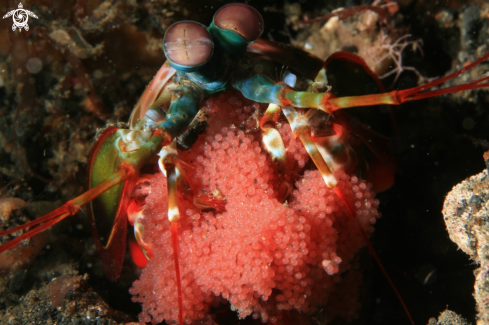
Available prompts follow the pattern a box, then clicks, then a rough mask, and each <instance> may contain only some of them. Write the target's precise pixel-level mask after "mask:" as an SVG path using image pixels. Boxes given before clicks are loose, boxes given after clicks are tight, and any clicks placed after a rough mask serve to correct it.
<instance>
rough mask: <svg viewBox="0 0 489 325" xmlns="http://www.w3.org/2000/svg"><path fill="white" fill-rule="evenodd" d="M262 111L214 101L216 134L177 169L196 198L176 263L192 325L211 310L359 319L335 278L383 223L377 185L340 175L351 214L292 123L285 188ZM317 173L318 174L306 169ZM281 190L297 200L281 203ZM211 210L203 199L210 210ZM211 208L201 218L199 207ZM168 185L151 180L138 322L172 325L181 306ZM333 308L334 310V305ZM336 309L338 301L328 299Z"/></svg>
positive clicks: (186, 205)
mask: <svg viewBox="0 0 489 325" xmlns="http://www.w3.org/2000/svg"><path fill="white" fill-rule="evenodd" d="M263 109H264V108H263V107H261V106H260V105H258V104H257V103H251V102H246V100H245V99H243V98H241V99H238V98H237V95H236V94H235V93H226V94H223V95H220V96H219V97H217V98H211V99H209V100H207V102H206V104H205V106H204V110H205V112H206V113H207V114H208V115H209V120H208V123H209V128H208V129H207V133H206V134H205V135H201V136H200V138H199V139H198V140H197V142H196V143H195V144H194V145H193V146H192V148H191V149H190V150H188V151H185V152H181V153H180V158H181V160H182V162H183V163H184V164H183V165H185V166H187V167H186V171H185V173H184V174H185V176H186V180H187V182H188V183H189V185H190V187H191V188H192V190H193V195H192V196H189V195H188V194H187V195H183V194H182V195H179V203H178V204H179V210H180V213H181V219H180V225H179V241H180V242H179V254H180V257H179V258H180V270H181V283H182V288H183V307H184V320H185V323H186V324H192V322H194V321H196V320H201V319H204V318H205V317H206V313H207V312H208V310H209V308H210V306H212V305H213V304H217V303H219V302H220V301H222V300H223V299H224V300H227V301H229V303H230V305H231V309H232V310H235V311H236V312H237V313H238V314H239V317H240V318H244V317H247V316H249V315H251V316H252V317H253V318H255V319H258V318H260V319H261V320H262V321H263V322H264V323H266V322H269V323H270V324H273V323H275V322H277V321H279V320H280V319H281V318H282V317H283V312H282V311H287V310H292V309H296V310H299V311H302V312H309V313H310V312H314V311H315V310H316V309H317V307H318V306H323V305H325V304H329V305H331V306H333V305H335V306H336V305H342V304H339V303H338V302H339V301H340V300H341V299H343V300H345V301H347V302H348V306H341V307H340V306H338V308H335V313H336V314H343V316H345V317H348V315H350V316H351V315H352V312H353V311H354V310H355V308H357V306H358V303H357V302H356V296H355V292H356V291H355V290H350V291H349V292H346V291H347V290H343V291H344V293H346V296H345V294H343V296H342V298H339V297H336V296H335V295H337V293H335V288H336V289H337V288H338V287H341V286H345V285H347V286H348V285H352V284H353V283H358V281H359V279H358V276H356V277H355V276H354V273H351V274H352V275H351V276H350V278H351V279H350V280H349V284H345V281H346V280H345V278H343V277H341V276H339V274H341V273H342V272H344V271H346V270H349V269H350V268H351V267H352V263H353V258H354V254H355V253H356V252H357V251H358V249H359V248H360V247H361V246H363V244H364V243H363V239H362V237H361V234H360V231H359V225H360V226H361V227H362V228H363V229H364V231H366V232H371V231H373V227H372V224H374V223H375V221H376V218H378V217H380V214H379V213H378V212H377V207H378V204H379V202H378V200H376V199H375V198H374V195H375V194H374V193H373V192H372V191H371V185H370V184H368V183H366V182H364V181H361V180H359V179H358V178H357V177H355V176H351V177H350V176H349V175H346V174H345V173H343V172H337V173H336V177H337V178H338V180H339V184H338V186H339V188H340V189H341V191H342V192H343V193H344V194H345V196H346V197H347V198H348V200H349V202H351V205H352V207H353V210H354V211H355V218H356V219H357V221H358V222H356V221H355V220H354V219H353V218H352V217H351V216H349V215H348V210H347V209H346V207H345V204H344V203H343V202H342V201H341V200H340V199H339V197H338V196H337V195H336V194H335V193H334V191H333V190H331V189H329V188H327V187H326V185H325V183H324V180H323V179H322V177H321V175H320V173H319V172H318V171H317V170H305V166H309V165H307V162H308V159H309V158H308V155H307V152H306V150H305V149H304V147H303V146H302V144H301V143H300V141H299V140H298V139H295V138H294V136H293V134H292V131H291V129H290V127H289V125H288V124H287V123H278V125H277V129H278V130H279V133H280V134H281V136H282V138H283V141H284V144H285V148H286V151H287V158H288V167H289V169H288V170H289V172H290V173H291V176H290V177H285V178H284V177H280V176H281V175H278V172H277V167H276V165H275V163H274V162H272V161H271V159H270V156H269V155H268V153H267V152H266V151H265V150H264V148H263V146H262V144H261V130H260V128H259V116H260V112H262V111H263ZM310 166H311V168H313V165H310ZM283 182H291V183H293V184H291V185H293V188H294V190H293V191H292V193H291V195H290V196H289V198H288V202H279V201H278V200H277V192H278V189H279V188H280V186H281V185H282V183H283ZM204 198H205V199H204ZM203 205H205V206H207V207H210V208H209V209H207V212H202V210H201V209H198V208H197V207H202V206H203ZM167 209H168V206H167V185H166V178H165V177H164V176H163V175H162V174H161V173H158V174H156V175H154V176H153V177H152V181H151V191H150V194H149V195H148V196H147V197H146V199H145V205H144V210H143V213H144V219H143V220H142V224H143V226H144V241H145V242H148V243H152V246H153V253H154V257H153V258H152V259H151V260H150V261H149V262H148V264H147V266H146V267H145V268H144V270H143V272H142V274H141V278H140V280H138V281H135V282H134V284H133V287H132V288H131V289H130V293H131V294H133V295H134V296H133V301H135V302H136V301H137V302H141V303H142V305H143V312H142V313H141V314H140V315H139V319H140V321H141V322H152V323H153V324H156V323H158V322H161V321H163V320H166V322H167V323H172V322H173V323H176V322H177V320H178V300H177V290H176V282H175V274H174V273H175V271H174V265H173V250H172V243H171V230H170V224H169V222H168V220H167ZM333 296H334V297H335V299H334V300H335V302H336V303H335V302H330V301H328V299H330V298H331V297H333ZM331 300H332V299H331Z"/></svg>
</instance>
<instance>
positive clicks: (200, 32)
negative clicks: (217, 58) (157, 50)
mask: <svg viewBox="0 0 489 325" xmlns="http://www.w3.org/2000/svg"><path fill="white" fill-rule="evenodd" d="M213 51H214V43H212V36H211V34H210V33H209V32H208V31H207V28H206V27H205V26H204V25H202V24H200V23H197V22H195V21H181V22H178V23H175V24H173V25H171V26H170V27H169V28H168V29H167V30H166V33H165V36H164V37H163V52H164V53H165V56H166V58H167V60H168V62H169V63H170V65H171V66H172V67H173V68H175V69H177V70H179V71H184V72H192V71H196V70H198V69H199V68H200V67H201V66H202V65H204V64H205V63H206V62H207V61H209V60H210V58H211V57H212V53H213Z"/></svg>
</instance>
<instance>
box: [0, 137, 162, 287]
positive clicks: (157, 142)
mask: <svg viewBox="0 0 489 325" xmlns="http://www.w3.org/2000/svg"><path fill="white" fill-rule="evenodd" d="M114 133H115V128H108V129H107V130H106V132H104V134H103V135H102V136H101V140H100V139H99V142H98V143H97V144H96V146H95V148H101V147H103V146H104V142H106V140H108V139H109V140H110V139H111V137H112V136H113V134H114ZM169 140H170V138H169V136H168V135H167V133H166V132H165V131H163V130H161V129H157V130H156V131H155V132H154V133H153V135H152V137H151V138H150V139H149V141H148V142H147V143H146V144H145V145H143V146H142V147H141V148H140V149H139V150H138V151H137V152H135V153H134V154H133V155H132V156H130V157H129V158H127V159H125V160H122V161H121V163H118V167H117V170H116V171H114V172H111V173H109V174H108V176H105V175H104V177H103V179H102V180H101V181H100V182H97V184H93V187H92V188H90V189H89V190H88V191H86V192H85V193H83V194H82V195H80V196H78V197H77V198H75V199H73V200H70V201H68V202H66V203H65V204H63V205H62V206H61V207H59V208H58V209H56V210H54V211H52V212H50V213H48V214H46V215H44V216H42V217H40V218H38V219H36V220H33V221H30V222H27V223H25V224H24V225H21V226H17V227H14V228H12V229H9V230H5V231H1V232H0V236H4V235H8V234H11V233H13V232H16V231H20V230H24V229H27V228H30V227H33V226H37V227H36V228H33V229H30V230H29V231H27V232H26V233H24V234H22V235H21V236H19V237H17V238H15V239H13V240H11V241H9V242H7V243H5V244H3V245H1V246H0V253H3V252H5V251H7V250H8V249H10V248H13V247H15V246H17V245H18V244H20V243H21V242H22V241H24V240H26V239H28V238H31V237H33V236H35V235H37V234H38V233H40V232H42V231H44V230H46V229H47V228H49V227H51V226H53V225H54V224H56V223H58V222H60V221H61V220H63V219H65V218H67V217H69V216H72V215H75V214H76V213H77V212H78V211H79V210H80V209H81V207H83V206H84V205H86V204H88V203H90V202H92V201H93V200H95V199H96V198H97V197H99V196H100V195H102V194H104V193H106V192H107V191H109V190H110V189H111V188H113V187H115V186H117V185H119V184H121V183H123V182H125V181H128V180H133V179H134V178H135V177H136V176H137V174H138V172H139V169H140V168H141V167H142V166H143V165H145V164H146V163H147V162H148V161H149V160H150V159H151V158H152V157H154V156H155V155H156V153H157V152H158V151H159V150H160V149H161V148H162V146H163V145H165V144H168V143H169ZM109 142H110V141H109ZM95 150H98V149H95ZM125 192H126V194H127V193H129V192H130V191H125ZM126 198H127V197H126ZM125 201H127V200H125ZM124 217H125V215H123V214H120V213H118V214H117V215H116V216H115V219H114V223H113V229H111V231H110V233H109V236H108V238H107V240H106V243H104V245H97V246H101V247H97V248H99V253H100V255H101V258H102V262H103V264H104V269H105V270H106V272H107V276H108V277H109V279H111V280H115V279H116V278H117V277H118V275H119V273H120V270H121V268H122V261H123V259H121V258H117V257H114V256H113V255H112V254H113V252H114V251H117V252H120V251H123V252H124V251H125V246H124V247H122V245H120V241H119V240H118V238H120V237H121V236H124V239H125V236H126V234H125V232H123V233H122V232H121V229H124V226H125V225H126V223H127V220H126V219H125V218H124ZM91 228H92V230H94V228H96V226H93V225H91ZM98 244H100V242H99V243H98ZM121 247H122V248H121ZM111 267H112V269H111ZM108 269H109V271H107V270H108Z"/></svg>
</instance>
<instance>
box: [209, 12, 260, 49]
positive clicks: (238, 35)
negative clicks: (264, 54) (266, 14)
mask: <svg viewBox="0 0 489 325" xmlns="http://www.w3.org/2000/svg"><path fill="white" fill-rule="evenodd" d="M263 28H264V22H263V17H262V16H261V15H260V13H259V12H258V11H257V10H256V9H255V8H253V7H251V6H249V5H247V4H244V3H231V4H228V5H225V6H224V7H221V8H220V9H219V10H218V11H217V12H216V13H215V15H214V18H213V19H212V23H211V25H210V26H209V31H210V33H211V34H212V37H213V39H214V42H215V43H216V45H218V46H219V47H221V48H223V49H224V50H225V51H226V52H228V53H231V54H243V53H244V52H246V47H247V46H248V44H249V43H251V42H254V41H256V40H257V39H258V38H259V37H260V36H261V34H262V33H263Z"/></svg>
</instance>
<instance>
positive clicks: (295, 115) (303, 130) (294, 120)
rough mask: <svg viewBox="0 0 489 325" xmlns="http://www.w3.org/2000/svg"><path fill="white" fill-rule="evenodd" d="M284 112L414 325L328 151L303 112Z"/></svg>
mask: <svg viewBox="0 0 489 325" xmlns="http://www.w3.org/2000/svg"><path fill="white" fill-rule="evenodd" d="M283 112H284V114H285V116H286V117H287V119H288V120H289V123H290V126H291V128H292V130H293V132H294V135H295V136H297V137H298V138H299V139H300V140H301V141H302V143H303V144H304V147H305V148H306V150H307V152H308V154H309V156H310V157H311V159H312V160H313V162H314V164H315V165H316V167H317V169H318V170H319V172H320V173H321V175H322V176H323V179H324V181H325V183H326V185H327V186H328V187H329V188H331V189H332V190H333V191H334V192H335V193H336V195H337V196H338V197H339V198H340V200H341V201H342V202H343V203H344V204H345V206H346V208H347V210H348V216H349V217H350V218H351V219H353V221H354V223H355V224H356V225H357V227H358V230H359V232H360V234H361V236H362V238H363V240H364V241H365V243H366V244H367V247H368V250H369V251H370V253H371V254H372V256H373V257H374V259H375V261H376V262H377V264H378V265H379V267H380V269H381V271H382V273H383V274H384V276H385V277H386V279H387V281H388V282H389V284H390V286H391V287H392V289H393V290H394V292H395V294H396V296H397V298H398V299H399V301H400V303H401V305H402V307H403V308H404V311H405V312H406V315H407V316H408V318H409V321H410V322H411V324H413V325H414V321H413V319H412V317H411V314H410V313H409V310H408V308H407V306H406V304H405V302H404V300H403V299H402V296H401V295H400V293H399V291H398V290H397V288H396V286H395V285H394V282H393V281H392V279H391V278H390V276H389V274H388V273H387V270H386V269H385V267H384V265H383V264H382V262H381V261H380V258H379V256H378V255H377V253H376V252H375V249H374V247H373V245H372V243H371V242H370V240H369V238H368V236H367V234H366V233H365V231H364V230H363V228H362V226H361V225H360V223H359V221H358V220H357V218H355V212H354V209H353V207H352V205H351V203H350V201H348V199H347V197H346V195H345V194H344V193H343V191H342V190H341V189H340V188H339V187H338V186H337V184H338V181H337V180H336V177H335V175H334V174H333V173H332V172H331V169H330V167H329V166H328V164H327V163H326V161H327V160H330V159H328V157H326V158H324V157H323V155H325V154H327V153H325V152H324V150H323V152H319V150H318V148H317V146H316V144H315V143H314V141H313V140H312V138H311V133H310V132H311V131H310V129H309V126H308V124H307V120H306V119H305V118H304V116H303V114H300V113H299V112H297V111H296V110H295V109H294V108H293V107H292V106H288V107H284V108H283Z"/></svg>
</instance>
